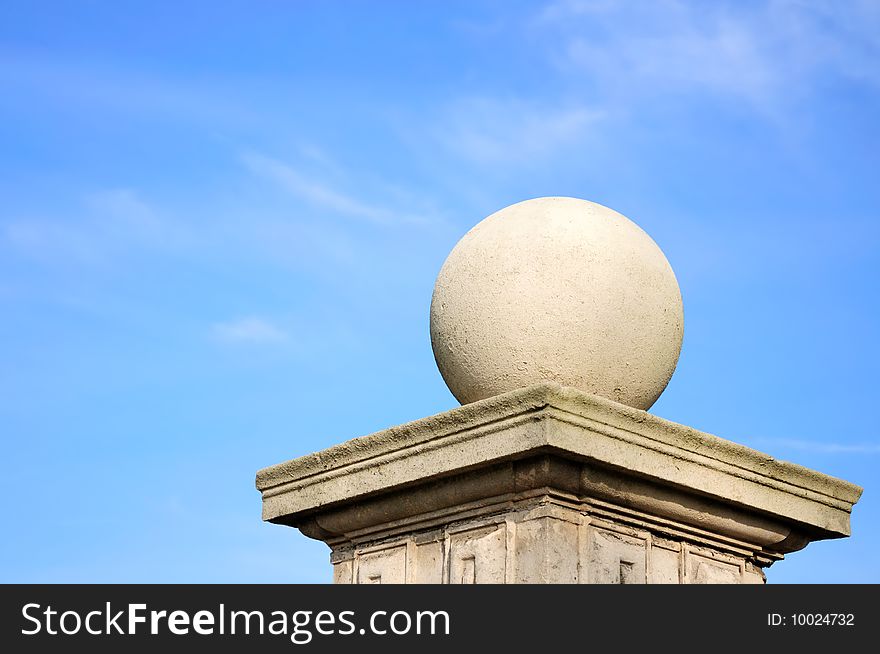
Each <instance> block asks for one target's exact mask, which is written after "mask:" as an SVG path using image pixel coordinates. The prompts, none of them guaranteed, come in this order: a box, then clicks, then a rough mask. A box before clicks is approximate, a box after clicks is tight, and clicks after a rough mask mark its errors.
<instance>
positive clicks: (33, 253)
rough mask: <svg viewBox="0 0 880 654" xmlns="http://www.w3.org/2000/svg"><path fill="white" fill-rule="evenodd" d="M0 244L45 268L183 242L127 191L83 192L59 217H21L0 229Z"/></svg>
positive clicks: (178, 230)
mask: <svg viewBox="0 0 880 654" xmlns="http://www.w3.org/2000/svg"><path fill="white" fill-rule="evenodd" d="M2 237H3V240H5V241H6V242H7V243H8V244H10V245H11V246H12V247H13V248H15V249H16V250H17V251H19V252H21V253H23V254H25V255H26V256H29V257H31V258H34V259H37V260H41V261H45V262H47V263H57V262H62V263H63V262H71V261H72V262H75V263H80V264H89V265H95V264H101V263H105V262H107V261H109V260H110V259H112V258H113V257H114V256H118V255H119V254H120V253H123V252H127V251H131V250H132V249H133V248H143V247H149V248H158V249H167V248H170V247H176V246H177V245H179V244H180V243H181V242H182V241H184V240H186V235H185V233H184V230H182V229H181V228H179V227H178V226H175V225H173V224H172V223H170V222H169V221H167V220H164V219H162V218H161V217H160V216H159V215H158V213H157V212H156V211H155V210H154V209H153V208H152V207H151V206H150V205H149V204H148V203H147V202H146V201H144V200H143V199H142V198H141V197H140V195H139V194H138V193H137V192H136V191H134V190H132V189H125V188H121V189H104V190H99V191H95V192H91V193H87V194H86V195H85V196H84V198H83V200H82V204H81V205H79V206H76V205H75V204H74V205H73V206H71V207H69V209H68V210H67V211H66V212H65V213H64V216H63V218H62V217H59V218H52V219H48V218H43V217H37V218H31V217H28V218H21V219H17V220H16V219H13V220H10V221H8V222H7V223H6V224H5V225H3V231H2Z"/></svg>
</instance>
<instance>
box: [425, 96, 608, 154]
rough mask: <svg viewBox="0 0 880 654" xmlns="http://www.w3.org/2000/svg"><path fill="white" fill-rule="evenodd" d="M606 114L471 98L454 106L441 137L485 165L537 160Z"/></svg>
mask: <svg viewBox="0 0 880 654" xmlns="http://www.w3.org/2000/svg"><path fill="white" fill-rule="evenodd" d="M603 117H604V114H603V112H601V111H597V110H594V109H590V108H588V107H584V106H577V105H574V106H565V107H556V106H545V105H538V104H535V103H530V102H526V101H523V100H519V99H510V100H499V99H493V98H468V99H465V100H460V101H458V102H456V103H453V104H452V105H450V106H449V107H448V110H447V115H446V116H445V117H444V118H443V119H441V121H440V125H439V127H438V128H437V130H436V139H437V141H438V142H440V143H441V144H442V145H445V146H446V147H448V148H450V149H452V150H453V151H454V152H455V153H456V154H458V155H461V156H463V157H465V158H466V159H469V160H472V161H475V162H477V163H482V164H511V163H513V164H516V163H523V162H532V161H535V160H536V159H540V158H543V157H546V156H549V155H551V154H553V153H554V152H555V151H557V150H558V149H559V148H562V147H565V146H566V145H571V144H572V143H574V142H575V141H578V140H581V139H582V138H583V137H584V136H586V135H588V133H589V130H590V129H591V128H592V127H593V126H594V125H595V124H596V123H597V122H598V121H600V120H601V119H602V118H603Z"/></svg>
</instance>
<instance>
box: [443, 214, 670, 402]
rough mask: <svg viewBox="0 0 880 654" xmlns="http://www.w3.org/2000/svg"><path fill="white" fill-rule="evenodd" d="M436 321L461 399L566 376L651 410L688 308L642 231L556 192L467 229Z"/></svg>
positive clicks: (449, 377) (449, 262)
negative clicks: (551, 195) (684, 310)
mask: <svg viewBox="0 0 880 654" xmlns="http://www.w3.org/2000/svg"><path fill="white" fill-rule="evenodd" d="M430 326H431V346H432V347H433V350H434V358H435V359H436V361H437V366H438V367H439V369H440V373H441V374H442V375H443V379H444V380H445V381H446V384H447V386H449V390H451V391H452V394H453V395H455V397H456V398H457V399H458V400H459V401H460V402H461V403H462V404H467V403H469V402H474V401H476V400H480V399H483V398H487V397H492V396H494V395H498V394H500V393H504V392H507V391H511V390H514V389H516V388H520V387H523V386H528V385H530V384H534V383H537V382H541V381H555V382H557V383H559V384H563V385H565V386H573V387H575V388H579V389H581V390H583V391H585V392H587V393H592V394H595V395H600V396H602V397H606V398H608V399H611V400H615V401H617V402H620V403H622V404H626V405H629V406H632V407H635V408H638V409H647V408H649V407H650V406H651V405H652V404H654V402H655V401H656V400H657V398H658V397H659V396H660V394H661V393H662V392H663V389H664V388H666V384H667V383H668V382H669V379H670V377H672V373H673V371H674V370H675V365H676V363H677V362H678V356H679V352H680V351H681V341H682V335H683V330H684V315H683V310H682V303H681V293H680V291H679V287H678V282H677V280H676V279H675V274H674V273H673V272H672V268H671V267H670V265H669V262H668V261H667V260H666V257H665V256H664V255H663V252H662V251H661V250H660V248H659V247H658V246H657V244H656V243H654V241H653V240H652V239H651V237H650V236H648V235H647V234H646V233H645V232H644V231H642V229H641V228H639V227H638V226H637V225H636V224H635V223H633V222H632V221H630V220H629V219H628V218H626V217H625V216H622V215H621V214H619V213H617V212H616V211H613V210H611V209H609V208H607V207H604V206H602V205H600V204H596V203H593V202H587V201H586V200H579V199H576V198H566V197H547V198H537V199H534V200H526V201H525V202H519V203H517V204H514V205H511V206H509V207H506V208H504V209H502V210H500V211H498V212H496V213H494V214H492V215H491V216H489V217H488V218H486V219H485V220H483V221H481V222H480V223H479V224H477V225H476V226H475V227H474V228H473V229H471V230H470V231H469V232H468V233H467V234H465V235H464V237H463V238H462V239H461V240H460V241H459V242H458V244H457V245H456V246H455V248H453V250H452V252H451V253H450V254H449V257H448V258H447V259H446V262H445V263H444V264H443V267H442V269H441V270H440V274H439V275H438V277H437V282H436V284H435V286H434V295H433V298H432V300H431V321H430Z"/></svg>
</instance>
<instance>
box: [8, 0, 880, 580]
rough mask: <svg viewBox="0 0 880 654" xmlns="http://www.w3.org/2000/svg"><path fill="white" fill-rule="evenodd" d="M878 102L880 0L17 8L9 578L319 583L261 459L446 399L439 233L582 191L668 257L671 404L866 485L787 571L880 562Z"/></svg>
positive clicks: (322, 554) (867, 572)
mask: <svg viewBox="0 0 880 654" xmlns="http://www.w3.org/2000/svg"><path fill="white" fill-rule="evenodd" d="M878 116H880V4H878V3H877V2H867V1H866V2H858V1H853V2H832V1H828V2H823V1H816V2H786V1H778V2H730V3H723V2H713V3H706V2H692V3H691V2H678V1H671V0H669V1H667V0H663V1H658V2H652V3H644V2H636V1H633V2H613V1H610V0H607V1H606V0H596V1H594V2H586V1H585V2H577V1H571V2H566V1H560V2H550V3H546V4H543V3H538V2H511V1H504V2H500V1H499V2H473V1H469V2H418V3H416V2H412V3H404V2H365V1H364V2H357V1H352V2H187V3H178V2H156V1H151V2H125V3H119V2H79V3H60V2H59V3H45V2H33V1H31V2H10V1H9V0H4V1H3V2H2V4H0V198H2V204H0V312H2V316H3V320H2V321H0V437H2V444H3V451H4V456H3V457H2V459H0V506H2V512H3V513H2V517H3V524H4V525H5V529H4V537H3V538H2V539H0V581H5V582H13V581H22V582H154V581H155V582H159V581H163V582H271V581H279V582H315V581H319V582H324V581H329V579H330V574H329V564H328V562H327V553H328V551H327V548H326V546H325V545H323V544H322V543H320V542H317V541H312V540H309V539H307V538H305V537H304V536H302V535H300V534H299V533H298V532H296V531H294V530H291V529H288V528H284V527H279V526H274V525H268V524H263V523H261V521H260V519H259V516H260V499H259V495H258V493H257V492H256V491H255V490H254V487H253V480H254V473H255V471H256V470H257V469H258V468H261V467H264V466H266V465H269V464H273V463H277V462H280V461H282V460H285V459H288V458H292V457H295V456H299V455H303V454H306V453H308V452H311V451H314V450H318V449H322V448H325V447H328V446H330V445H333V444H335V443H338V442H341V441H343V440H346V439H348V438H351V437H354V436H358V435H363V434H366V433H369V432H372V431H375V430H378V429H382V428H384V427H388V426H391V425H394V424H398V423H401V422H405V421H408V420H411V419H415V418H419V417H422V416H425V415H429V414H432V413H436V412H439V411H443V410H446V409H449V408H452V407H453V406H456V402H455V400H454V399H453V397H452V396H451V394H450V393H449V392H448V391H447V390H446V387H445V385H444V383H443V381H442V379H441V378H440V375H439V373H438V372H437V369H436V367H435V365H434V362H433V356H432V354H431V347H430V341H429V337H428V325H427V320H428V307H429V303H430V296H431V290H432V287H433V283H434V279H435V277H436V274H437V272H438V270H439V268H440V266H441V264H442V262H443V260H444V259H445V257H446V255H447V254H448V252H449V251H450V250H451V248H452V247H453V245H454V244H455V242H456V241H457V240H458V239H459V238H460V237H461V236H462V235H463V234H464V233H465V232H466V231H467V230H468V229H469V228H470V227H472V226H473V225H474V224H475V223H477V222H478V221H479V220H481V219H482V218H483V217H485V216H487V215H488V214H490V213H492V212H494V211H496V210H498V209H500V208H502V207H504V206H507V205H509V204H512V203H514V202H517V201H520V200H524V199H527V198H532V197H538V196H544V195H569V196H575V197H582V198H586V199H589V200H593V201H596V202H600V203H602V204H605V205H607V206H610V207H612V208H613V209H616V210H617V211H620V212H621V213H623V214H624V215H626V216H628V217H630V218H631V219H633V220H634V221H636V222H637V223H638V224H639V225H641V226H642V227H643V228H644V229H645V230H646V231H647V232H648V233H649V234H650V235H651V236H652V237H653V238H654V240H655V241H657V243H658V244H659V245H660V246H661V248H662V249H663V250H664V251H665V253H666V255H667V257H668V259H669V261H670V262H671V264H672V266H673V268H674V270H675V271H676V274H677V276H678V279H679V282H680V284H681V289H682V295H683V299H684V307H685V338H684V345H683V350H682V356H681V360H680V362H679V366H678V369H677V371H676V373H675V375H674V377H673V379H672V381H671V383H670V385H669V387H668V388H667V390H666V392H665V394H664V395H663V396H662V397H661V398H660V400H659V401H658V402H657V404H656V405H655V406H654V407H653V409H652V412H653V413H655V414H657V415H660V416H662V417H665V418H668V419H671V420H674V421H676V422H681V423H685V424H688V425H692V426H694V427H697V428H699V429H703V430H705V431H709V432H712V433H715V434H718V435H720V436H723V437H725V438H729V439H731V440H735V441H738V442H741V443H744V444H746V445H748V446H751V447H755V448H757V449H760V450H762V451H765V452H768V453H770V454H772V455H774V456H776V457H778V458H781V459H786V460H790V461H795V462H797V463H800V464H803V465H806V466H809V467H814V468H817V469H819V470H821V471H823V472H826V473H829V474H832V475H836V476H840V477H843V478H845V479H847V480H850V481H853V482H855V483H858V484H860V485H862V486H865V487H866V490H865V493H864V495H863V498H862V500H861V502H860V503H859V504H858V505H857V506H856V509H855V511H854V514H853V533H854V535H853V536H852V538H850V539H847V540H844V541H828V542H821V543H815V544H812V545H810V546H809V547H808V548H807V549H806V550H804V551H802V552H799V553H796V554H793V555H791V556H790V557H789V558H788V559H787V560H786V561H783V562H781V563H778V564H776V565H774V566H773V567H772V568H770V569H769V570H768V578H769V579H770V581H773V582H834V581H843V582H864V581H870V582H880V559H878V557H877V556H876V554H875V552H876V542H877V539H878V538H880V501H878V499H877V491H876V488H877V481H876V480H877V466H878V462H880V439H878V431H877V421H876V420H875V419H874V413H875V411H876V407H877V395H878V373H877V371H878V369H880V352H878V345H877V343H878V340H877V336H878V327H880V310H878V279H880V274H878V273H880V223H878V211H880V183H878V168H880V166H878V164H880V154H878V152H880V150H878V148H880V120H878ZM340 398H344V400H345V401H344V404H342V406H344V407H345V408H344V410H340V408H339V407H340Z"/></svg>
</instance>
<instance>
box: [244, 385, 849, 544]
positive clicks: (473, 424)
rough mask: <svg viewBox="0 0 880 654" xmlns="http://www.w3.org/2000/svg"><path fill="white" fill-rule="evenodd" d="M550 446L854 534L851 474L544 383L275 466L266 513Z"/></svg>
mask: <svg viewBox="0 0 880 654" xmlns="http://www.w3.org/2000/svg"><path fill="white" fill-rule="evenodd" d="M541 452H552V453H554V454H557V455H560V456H563V457H565V458H569V459H572V460H580V461H588V462H592V463H595V464H597V465H600V466H602V467H603V468H607V469H611V470H612V471H613V470H618V471H620V473H621V475H625V476H627V477H636V478H642V479H645V480H648V481H652V482H659V483H661V484H664V485H672V486H674V487H677V488H679V489H681V490H683V491H685V492H687V493H689V494H694V495H698V496H704V497H709V498H713V499H715V500H718V501H721V502H724V503H726V504H730V505H733V506H738V507H748V508H749V509H750V510H752V511H758V512H760V513H762V514H764V515H766V516H768V517H774V518H777V519H781V520H783V521H785V522H787V523H794V524H797V525H799V526H800V527H801V528H802V529H804V528H805V529H807V530H809V531H810V532H812V533H814V534H815V537H817V538H836V537H841V536H847V535H849V534H850V520H849V518H850V512H851V510H852V506H853V504H855V503H856V502H857V501H858V499H859V497H860V495H861V493H862V489H861V488H860V487H859V486H856V485H855V484H852V483H849V482H847V481H844V480H841V479H837V478H835V477H831V476H829V475H825V474H822V473H820V472H817V471H815V470H811V469H809V468H805V467H803V466H800V465H797V464H794V463H789V462H787V461H780V460H777V459H775V458H773V457H772V456H769V455H767V454H764V453H761V452H758V451H756V450H753V449H751V448H748V447H745V446H744V445H739V444H737V443H734V442H732V441H729V440H726V439H723V438H719V437H718V436H714V435H712V434H708V433H705V432H701V431H699V430H697V429H693V428H691V427H687V426H685V425H680V424H677V423H674V422H671V421H669V420H664V419H663V418H659V417H657V416H654V415H651V414H649V413H647V412H645V411H642V410H639V409H634V408H631V407H628V406H625V405H623V404H619V403H617V402H614V401H612V400H608V399H605V398H602V397H599V396H595V395H590V394H587V393H584V392H582V391H580V390H577V389H575V388H570V387H564V386H560V385H558V384H555V383H549V382H548V383H540V384H536V385H533V386H529V387H526V388H522V389H519V390H515V391H511V392H509V393H504V394H502V395H498V396H495V397H492V398H488V399H485V400H481V401H478V402H474V403H472V404H467V405H464V406H461V407H458V408H455V409H452V410H450V411H446V412H443V413H439V414H437V415H434V416H430V417H427V418H422V419H420V420H415V421H413V422H409V423H405V424H402V425H399V426H396V427H391V428H390V429H386V430H383V431H379V432H376V433H373V434H370V435H368V436H362V437H360V438H355V439H352V440H349V441H346V442H344V443H341V444H339V445H336V446H334V447H331V448H329V449H326V450H324V451H321V452H316V453H313V454H309V455H306V456H303V457H300V458H297V459H293V460H290V461H286V462H284V463H280V464H277V465H273V466H270V467H268V468H264V469H262V470H260V471H258V472H257V476H256V486H257V489H258V490H259V491H261V493H262V496H263V519H264V520H267V521H272V522H286V523H290V522H296V516H297V515H304V514H308V513H313V512H315V511H318V510H325V509H328V508H332V507H334V506H341V505H343V504H348V503H351V502H352V501H353V500H356V499H358V498H366V497H370V496H376V495H380V494H383V493H387V492H389V491H392V490H398V489H402V488H405V487H407V486H412V485H414V484H417V483H424V482H425V481H426V480H431V479H440V478H442V477H445V476H450V475H454V474H459V473H461V472H463V471H467V470H470V469H475V468H478V467H482V466H485V465H486V464H489V463H494V462H502V461H505V460H514V459H520V458H523V457H525V456H530V455H532V454H536V453H541Z"/></svg>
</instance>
